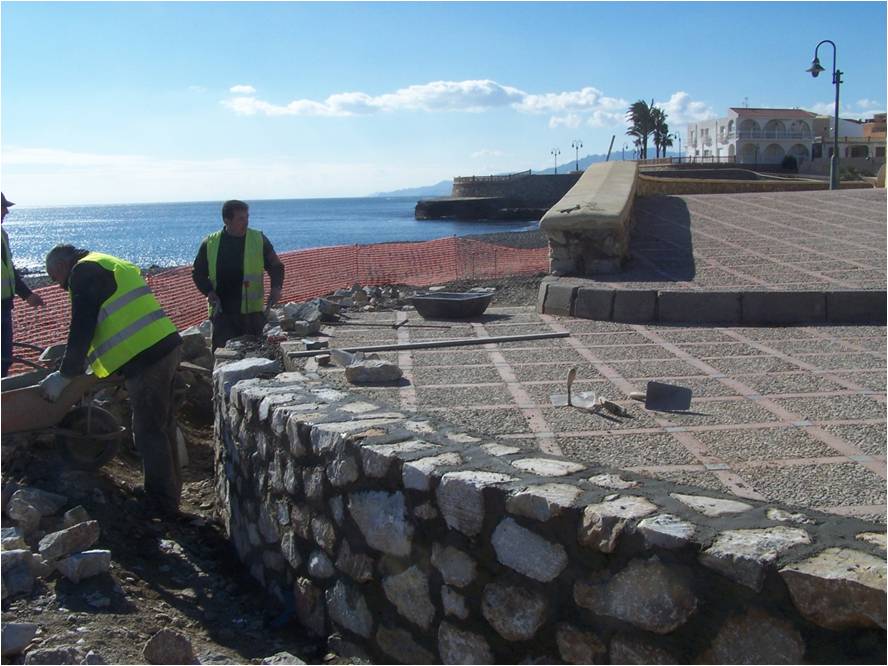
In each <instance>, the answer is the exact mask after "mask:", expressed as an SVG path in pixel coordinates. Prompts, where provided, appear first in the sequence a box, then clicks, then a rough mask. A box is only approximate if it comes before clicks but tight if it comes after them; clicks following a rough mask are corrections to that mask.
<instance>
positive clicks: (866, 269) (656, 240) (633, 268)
mask: <svg viewBox="0 0 888 666" xmlns="http://www.w3.org/2000/svg"><path fill="white" fill-rule="evenodd" d="M634 215H635V226H634V228H633V232H632V245H631V255H632V260H631V262H630V263H629V265H628V266H627V270H626V271H624V272H621V273H619V274H614V275H601V276H597V277H596V278H594V279H588V280H582V282H585V283H589V284H590V286H592V285H594V286H608V285H610V286H613V287H616V288H623V289H671V290H677V289H688V290H706V291H739V290H746V291H749V290H764V291H782V290H806V291H811V290H816V291H826V290H859V289H867V290H868V289H885V269H886V265H885V243H886V200H885V190H884V189H872V190H840V191H837V192H830V191H815V192H774V193H767V194H710V195H693V196H681V197H678V196H670V197H645V198H641V199H638V201H637V202H636V204H635V209H634Z"/></svg>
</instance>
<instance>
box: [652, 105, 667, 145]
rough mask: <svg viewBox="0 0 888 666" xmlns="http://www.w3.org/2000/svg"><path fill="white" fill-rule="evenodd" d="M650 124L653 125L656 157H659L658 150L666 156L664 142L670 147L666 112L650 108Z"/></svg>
mask: <svg viewBox="0 0 888 666" xmlns="http://www.w3.org/2000/svg"><path fill="white" fill-rule="evenodd" d="M651 124H652V125H653V135H654V146H655V147H656V149H657V157H660V149H661V148H662V150H663V156H664V157H665V156H666V142H667V141H668V142H669V145H672V139H670V138H669V123H667V122H666V112H665V111H663V109H661V108H659V107H657V106H653V105H652V106H651Z"/></svg>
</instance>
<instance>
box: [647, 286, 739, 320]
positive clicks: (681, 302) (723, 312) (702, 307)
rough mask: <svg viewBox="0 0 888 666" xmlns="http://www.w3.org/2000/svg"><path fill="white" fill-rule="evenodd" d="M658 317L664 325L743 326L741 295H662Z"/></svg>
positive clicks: (661, 293) (711, 292)
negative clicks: (741, 320)
mask: <svg viewBox="0 0 888 666" xmlns="http://www.w3.org/2000/svg"><path fill="white" fill-rule="evenodd" d="M658 308H659V311H658V316H659V320H660V321H661V322H662V323H666V324H672V323H681V322H693V323H701V322H705V323H712V324H723V325H737V324H739V323H740V317H741V308H740V292H736V291H735V292H727V291H661V292H660V293H659V297H658Z"/></svg>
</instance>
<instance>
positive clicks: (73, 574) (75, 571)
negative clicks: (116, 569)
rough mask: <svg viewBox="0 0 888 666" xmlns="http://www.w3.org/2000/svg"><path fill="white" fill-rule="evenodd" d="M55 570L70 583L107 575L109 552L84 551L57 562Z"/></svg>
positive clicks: (109, 561) (109, 560)
mask: <svg viewBox="0 0 888 666" xmlns="http://www.w3.org/2000/svg"><path fill="white" fill-rule="evenodd" d="M56 569H57V570H58V572H59V573H61V574H62V575H63V576H64V577H65V578H67V579H68V580H70V581H71V582H72V583H79V582H80V581H81V580H83V579H84V578H91V577H92V576H98V575H99V574H103V573H107V572H108V571H109V570H110V569H111V551H110V550H85V551H83V552H82V553H75V554H74V555H71V556H70V557H66V558H65V559H63V560H59V562H57V563H56Z"/></svg>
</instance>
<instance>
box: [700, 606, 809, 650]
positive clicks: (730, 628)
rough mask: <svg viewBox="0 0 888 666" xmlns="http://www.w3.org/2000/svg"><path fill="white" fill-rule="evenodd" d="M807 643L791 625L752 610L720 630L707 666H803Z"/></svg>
mask: <svg viewBox="0 0 888 666" xmlns="http://www.w3.org/2000/svg"><path fill="white" fill-rule="evenodd" d="M804 657H805V642H804V640H803V639H802V636H801V635H800V634H799V632H798V631H797V630H796V628H795V627H793V626H792V625H791V624H790V623H789V622H787V621H786V620H783V619H781V618H779V617H776V616H774V615H770V614H768V613H765V612H764V611H762V610H761V609H758V608H752V609H749V610H747V611H746V612H745V613H743V614H742V615H734V616H732V617H730V618H728V619H727V620H726V621H725V622H724V623H723V624H722V625H721V627H719V629H718V631H717V632H716V634H715V637H714V638H713V639H712V643H711V644H710V646H709V649H708V650H707V651H706V652H705V653H704V654H703V659H702V663H705V664H735V663H738V662H742V663H744V664H801V663H804Z"/></svg>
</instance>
